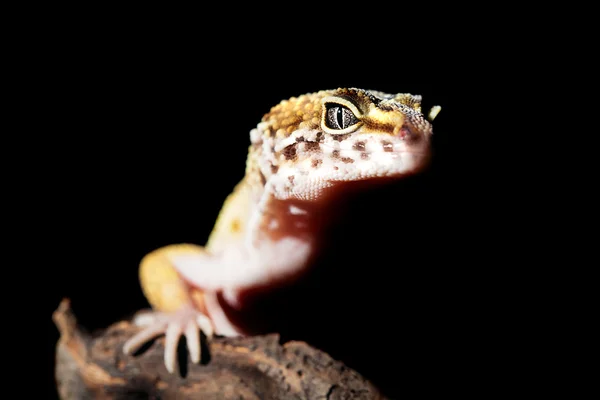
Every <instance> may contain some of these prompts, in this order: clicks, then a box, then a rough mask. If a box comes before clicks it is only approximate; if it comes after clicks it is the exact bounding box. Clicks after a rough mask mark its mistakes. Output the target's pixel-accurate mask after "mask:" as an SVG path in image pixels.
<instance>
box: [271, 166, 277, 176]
mask: <svg viewBox="0 0 600 400" xmlns="http://www.w3.org/2000/svg"><path fill="white" fill-rule="evenodd" d="M277 171H279V167H278V166H277V165H273V164H271V173H272V174H276V173H277Z"/></svg>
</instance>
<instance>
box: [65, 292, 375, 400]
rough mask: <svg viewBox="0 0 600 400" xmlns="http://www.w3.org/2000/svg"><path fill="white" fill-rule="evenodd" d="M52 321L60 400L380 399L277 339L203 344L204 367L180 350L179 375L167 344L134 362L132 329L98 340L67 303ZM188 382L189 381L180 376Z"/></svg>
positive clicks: (123, 325) (323, 359) (321, 358)
mask: <svg viewBox="0 0 600 400" xmlns="http://www.w3.org/2000/svg"><path fill="white" fill-rule="evenodd" d="M53 319H54V322H55V324H56V325H57V327H58V329H59V331H60V340H59V341H58V344H57V348H56V381H57V385H58V392H59V394H60V397H61V398H62V399H90V398H100V399H128V398H148V399H175V398H186V399H382V398H383V397H382V395H381V394H380V393H379V392H378V391H377V389H376V388H375V387H374V386H373V385H372V384H371V383H369V382H368V381H366V380H365V379H364V378H363V377H362V376H360V375H359V374H358V373H357V372H355V371H353V370H351V369H349V368H347V367H345V366H344V365H343V364H342V363H340V362H337V361H335V360H333V359H332V358H331V357H330V356H328V355H327V354H325V353H323V352H321V351H319V350H317V349H314V348H312V347H310V346H309V345H307V344H306V343H303V342H288V343H285V344H283V345H282V344H280V343H279V336H278V335H276V334H271V335H266V336H256V337H246V338H221V337H216V338H213V339H211V340H210V341H206V340H205V338H204V337H202V340H203V343H206V342H208V343H207V345H206V346H204V347H203V349H202V350H203V356H202V361H201V363H200V364H193V363H192V362H191V361H190V360H189V359H188V358H186V357H185V354H186V353H185V347H184V346H180V350H181V351H180V352H179V354H180V357H179V362H180V365H182V367H181V368H180V371H179V373H174V374H169V373H168V372H167V370H166V368H165V366H164V364H163V351H164V347H163V343H164V338H163V337H161V338H159V339H157V340H155V341H154V342H153V343H152V344H151V345H149V346H146V348H145V349H142V350H141V351H140V352H139V353H140V354H137V355H135V356H127V355H125V354H123V352H122V347H123V343H124V342H125V341H126V340H127V339H128V338H129V337H131V336H132V335H133V333H134V332H136V330H137V328H136V327H135V326H133V325H132V324H131V323H130V322H129V321H121V322H117V323H115V324H113V325H111V326H110V327H109V328H107V329H106V330H105V331H103V332H101V333H100V334H98V335H94V336H93V337H92V336H91V335H89V334H86V333H84V332H82V330H81V329H79V328H78V326H77V321H76V319H75V316H74V315H73V312H72V311H71V309H70V303H69V300H67V299H65V300H63V301H62V302H61V304H60V306H59V307H58V309H57V310H56V311H55V312H54V315H53ZM182 375H183V376H182Z"/></svg>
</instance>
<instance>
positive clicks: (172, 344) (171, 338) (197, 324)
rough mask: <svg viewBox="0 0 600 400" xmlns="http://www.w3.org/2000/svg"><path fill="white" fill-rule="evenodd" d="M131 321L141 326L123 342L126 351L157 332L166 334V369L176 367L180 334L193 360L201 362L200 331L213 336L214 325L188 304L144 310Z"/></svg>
mask: <svg viewBox="0 0 600 400" xmlns="http://www.w3.org/2000/svg"><path fill="white" fill-rule="evenodd" d="M133 322H134V324H135V325H137V326H141V327H143V329H142V330H141V331H139V332H138V333H136V334H135V335H133V336H132V337H131V338H130V339H129V340H127V342H125V344H124V345H123V352H124V353H125V354H129V355H130V354H132V353H134V352H135V351H137V350H138V349H139V348H140V347H141V346H142V345H143V344H144V343H146V342H148V341H149V340H150V339H153V338H155V337H157V336H160V335H163V334H164V335H165V354H164V362H165V367H166V368H167V371H169V373H173V371H174V370H175V364H176V361H177V345H178V343H179V339H180V338H181V336H182V335H183V336H185V339H186V342H187V347H188V351H189V353H190V358H191V359H192V362H193V363H196V364H197V363H199V362H200V355H201V350H200V349H201V347H200V334H199V332H198V331H199V330H202V331H203V332H204V334H205V335H206V337H212V335H213V327H212V323H211V322H210V319H209V318H208V317H207V316H206V315H204V314H202V313H201V312H199V311H198V310H196V309H195V308H193V306H191V305H187V306H184V307H182V308H181V309H179V310H177V311H175V312H171V313H165V312H145V313H141V314H139V315H137V316H136V317H135V318H134V320H133Z"/></svg>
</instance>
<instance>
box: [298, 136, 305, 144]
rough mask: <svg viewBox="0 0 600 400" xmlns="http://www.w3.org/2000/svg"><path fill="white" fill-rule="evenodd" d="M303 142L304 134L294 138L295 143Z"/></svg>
mask: <svg viewBox="0 0 600 400" xmlns="http://www.w3.org/2000/svg"><path fill="white" fill-rule="evenodd" d="M300 142H304V136H298V137H297V138H296V143H300Z"/></svg>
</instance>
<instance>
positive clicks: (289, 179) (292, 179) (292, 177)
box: [288, 175, 294, 185]
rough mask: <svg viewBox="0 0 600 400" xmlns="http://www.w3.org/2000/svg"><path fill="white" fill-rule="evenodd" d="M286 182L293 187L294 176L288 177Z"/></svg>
mask: <svg viewBox="0 0 600 400" xmlns="http://www.w3.org/2000/svg"><path fill="white" fill-rule="evenodd" d="M288 181H290V183H291V184H292V185H293V184H294V175H290V176H288Z"/></svg>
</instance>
